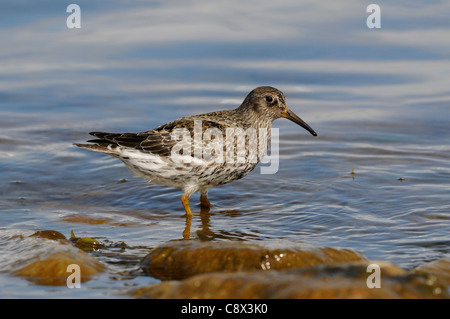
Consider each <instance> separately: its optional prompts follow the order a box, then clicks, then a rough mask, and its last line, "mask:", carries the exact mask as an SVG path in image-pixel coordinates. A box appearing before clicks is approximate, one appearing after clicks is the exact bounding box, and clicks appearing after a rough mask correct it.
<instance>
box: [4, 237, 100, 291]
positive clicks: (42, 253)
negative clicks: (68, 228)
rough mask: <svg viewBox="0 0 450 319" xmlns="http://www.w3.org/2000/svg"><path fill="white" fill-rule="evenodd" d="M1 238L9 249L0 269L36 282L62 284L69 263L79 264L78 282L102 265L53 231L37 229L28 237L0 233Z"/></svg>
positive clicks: (92, 273)
mask: <svg viewBox="0 0 450 319" xmlns="http://www.w3.org/2000/svg"><path fill="white" fill-rule="evenodd" d="M48 239H51V240H48ZM2 242H3V243H4V248H6V249H7V251H8V252H11V253H10V254H9V255H8V256H7V258H5V260H4V261H3V262H0V271H4V272H9V273H11V274H12V275H14V276H18V277H23V278H25V279H27V280H28V281H31V282H34V283H36V284H40V285H57V286H60V285H66V284H67V279H68V277H69V276H70V275H71V274H72V270H69V269H68V266H69V265H72V264H75V265H78V266H79V267H80V281H81V282H85V281H88V280H90V279H91V278H92V276H93V275H96V274H98V273H100V272H102V271H103V270H104V269H105V266H104V265H103V264H102V263H100V262H99V261H98V260H97V259H95V258H94V257H92V256H90V255H89V254H87V253H85V252H84V251H82V250H80V249H78V248H76V247H74V246H73V245H72V244H71V243H70V241H69V240H67V239H65V236H64V235H62V234H61V233H59V232H57V231H52V230H48V231H38V232H36V233H34V234H32V235H31V236H28V237H25V236H16V235H13V236H9V237H7V236H3V238H2ZM68 270H69V271H68Z"/></svg>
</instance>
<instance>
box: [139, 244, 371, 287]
mask: <svg viewBox="0 0 450 319" xmlns="http://www.w3.org/2000/svg"><path fill="white" fill-rule="evenodd" d="M365 260H367V259H366V258H365V257H364V256H363V255H362V254H360V253H358V252H354V251H351V250H348V249H335V248H317V247H312V246H309V245H305V244H299V243H291V242H283V241H281V242H277V243H258V242H199V241H193V240H192V241H173V242H169V243H167V244H165V245H162V246H160V247H157V248H155V249H153V250H152V251H151V252H150V253H149V254H148V255H147V256H146V257H145V258H144V259H143V260H142V262H141V268H142V269H143V270H144V272H145V273H146V274H148V275H150V276H152V277H155V278H158V279H162V280H173V279H184V278H187V277H190V276H193V275H197V274H201V273H208V272H215V271H222V272H234V271H250V270H277V269H286V268H295V267H309V266H314V265H333V264H339V263H344V262H355V261H365Z"/></svg>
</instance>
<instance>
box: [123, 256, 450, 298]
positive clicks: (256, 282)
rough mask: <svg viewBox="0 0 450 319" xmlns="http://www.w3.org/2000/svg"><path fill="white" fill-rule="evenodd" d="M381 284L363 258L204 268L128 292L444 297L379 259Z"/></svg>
mask: <svg viewBox="0 0 450 319" xmlns="http://www.w3.org/2000/svg"><path fill="white" fill-rule="evenodd" d="M382 269H383V270H382V273H383V275H382V281H381V287H380V288H369V287H368V286H367V277H368V275H370V274H369V273H367V263H361V264H359V265H358V264H353V265H337V266H314V267H307V268H297V269H285V270H277V271H270V272H261V271H258V272H256V271H255V272H248V271H246V272H236V273H218V272H215V273H207V274H201V275H197V276H193V277H190V278H187V279H185V280H182V281H174V280H172V281H165V282H161V283H158V284H153V285H150V286H146V287H141V288H139V289H136V290H134V291H132V292H131V295H132V296H133V297H136V298H188V299H190V298H212V299H229V298H230V299H231V298H233V299H241V298H242V299H253V298H257V299H260V298H265V299H267V298H282V299H287V298H446V297H448V296H447V295H446V292H445V285H444V284H443V283H442V282H440V281H434V282H430V281H429V280H428V278H427V276H426V275H419V274H409V273H407V272H405V271H403V270H400V269H399V268H398V267H395V266H393V265H390V264H386V263H384V265H383V266H382Z"/></svg>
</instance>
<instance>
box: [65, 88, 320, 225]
mask: <svg viewBox="0 0 450 319" xmlns="http://www.w3.org/2000/svg"><path fill="white" fill-rule="evenodd" d="M279 118H286V119H288V120H290V121H292V122H294V123H296V124H298V125H299V126H301V127H302V128H304V129H306V130H307V131H308V132H309V133H310V134H311V135H313V136H317V133H316V132H315V131H314V130H313V129H312V128H311V127H310V126H309V125H308V124H307V123H306V122H305V121H303V120H302V119H301V118H300V117H298V116H297V115H296V114H295V113H294V112H292V111H291V110H290V109H289V108H288V107H287V106H286V98H285V95H284V93H283V92H281V91H280V90H278V89H276V88H274V87H270V86H261V87H257V88H255V89H254V90H252V91H251V92H250V93H249V94H248V95H247V96H246V97H245V99H244V100H243V102H242V103H241V105H240V106H239V107H237V108H236V109H231V110H223V111H215V112H210V113H204V114H199V115H191V116H186V117H182V118H179V119H177V120H174V121H172V122H169V123H166V124H163V125H161V126H158V127H156V128H154V129H152V130H149V131H145V132H139V133H107V132H90V133H89V134H90V135H92V136H94V137H95V139H91V140H88V141H87V143H89V144H81V143H74V145H76V146H78V147H81V148H84V149H88V150H91V151H95V152H100V153H105V154H108V155H110V156H113V157H115V158H118V159H120V160H121V161H122V162H123V163H125V165H126V166H127V168H128V169H129V170H130V171H131V172H132V173H134V174H135V175H137V176H140V177H143V178H145V179H146V180H147V181H149V182H152V183H156V184H163V185H166V186H170V187H175V188H178V189H181V190H182V191H183V195H182V196H181V203H182V205H183V207H184V210H185V212H186V217H191V216H193V214H192V211H191V209H190V206H189V198H190V196H191V195H192V194H194V193H196V192H199V193H200V206H201V207H202V208H210V207H212V205H211V203H210V201H209V199H208V189H209V188H211V187H214V186H219V185H224V184H226V183H229V182H232V181H235V180H238V179H240V178H243V177H244V176H246V175H247V174H248V173H250V172H251V171H252V170H253V169H254V168H255V167H256V165H257V164H258V162H259V161H260V160H261V158H262V157H263V156H264V154H266V152H267V150H268V148H269V146H270V139H271V128H272V122H273V121H274V120H276V119H279Z"/></svg>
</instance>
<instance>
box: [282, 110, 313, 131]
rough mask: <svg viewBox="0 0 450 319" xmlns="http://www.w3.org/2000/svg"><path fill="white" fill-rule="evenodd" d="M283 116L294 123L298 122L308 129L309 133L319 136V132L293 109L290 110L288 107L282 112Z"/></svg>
mask: <svg viewBox="0 0 450 319" xmlns="http://www.w3.org/2000/svg"><path fill="white" fill-rule="evenodd" d="M281 117H284V118H285V119H288V120H291V121H292V122H294V123H297V124H298V125H300V126H301V127H303V128H304V129H305V130H307V131H308V132H309V133H311V134H312V136H317V133H316V132H314V130H313V129H312V128H311V127H310V126H309V125H308V124H306V122H305V121H303V120H302V119H301V118H299V117H298V116H297V115H295V113H294V112H292V111H291V110H289V109H288V108H287V107H286V110H285V111H283V112H281Z"/></svg>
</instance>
